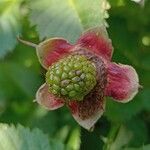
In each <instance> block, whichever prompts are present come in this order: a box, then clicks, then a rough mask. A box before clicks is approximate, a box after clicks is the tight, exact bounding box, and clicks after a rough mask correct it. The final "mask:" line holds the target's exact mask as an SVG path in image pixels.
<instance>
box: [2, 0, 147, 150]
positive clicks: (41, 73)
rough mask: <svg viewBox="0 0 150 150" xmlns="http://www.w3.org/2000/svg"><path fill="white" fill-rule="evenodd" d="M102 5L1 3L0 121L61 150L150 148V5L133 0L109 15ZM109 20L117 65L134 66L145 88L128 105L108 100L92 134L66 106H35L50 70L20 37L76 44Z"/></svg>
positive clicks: (114, 1) (115, 4)
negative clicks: (30, 132) (41, 137)
mask: <svg viewBox="0 0 150 150" xmlns="http://www.w3.org/2000/svg"><path fill="white" fill-rule="evenodd" d="M98 2H102V0H100V1H98V0H95V1H93V2H92V0H87V1H86V0H81V3H80V1H79V0H77V1H74V0H72V1H71V0H68V1H67V0H63V1H60V0H56V1H55V0H50V1H48V0H43V1H40V0H37V1H33V0H0V122H1V123H8V124H15V125H17V124H22V125H23V126H25V127H30V128H31V129H32V128H39V129H40V130H42V131H43V132H44V133H46V134H47V135H48V137H49V139H50V141H51V140H55V141H57V142H56V143H57V144H56V145H59V146H60V147H59V148H58V147H57V148H55V149H56V150H57V149H58V150H59V149H72V150H79V149H81V150H100V149H104V150H122V149H123V150H142V149H144V150H149V149H150V146H149V145H148V144H150V1H149V0H147V1H146V2H145V6H144V7H142V6H141V5H139V4H137V3H135V2H133V1H130V0H109V3H110V6H111V8H110V9H109V10H108V13H107V12H106V11H103V10H104V8H109V7H110V6H109V5H108V4H107V5H104V6H105V7H104V6H100V7H99V5H97V4H98ZM59 3H61V4H59ZM91 4H92V5H91ZM90 5H91V6H90ZM91 8H92V9H91ZM89 9H90V11H89ZM99 10H100V11H101V12H99ZM91 12H92V13H91ZM77 13H78V15H77ZM60 14H61V15H60ZM87 14H88V15H87ZM108 14H109V18H108ZM104 16H105V17H104ZM104 18H108V19H107V24H108V25H109V27H108V28H107V30H108V33H109V36H110V38H111V39H112V43H113V46H114V55H113V61H115V62H120V63H124V64H129V65H132V66H133V67H134V68H135V69H136V70H137V72H138V74H139V78H140V83H141V85H142V86H143V89H142V90H140V91H139V93H138V94H137V96H136V97H135V98H134V99H133V101H131V102H129V103H127V104H120V103H117V102H114V101H112V100H111V99H108V98H107V105H106V111H105V113H104V115H103V117H102V118H101V119H99V121H98V123H97V124H96V126H95V129H94V131H93V132H88V131H86V130H85V129H83V128H81V127H79V126H78V125H77V123H76V122H75V121H74V119H73V118H72V116H71V114H70V112H69V111H68V109H67V108H65V107H63V108H61V109H58V110H56V111H50V112H49V111H47V110H45V109H44V108H42V107H41V106H39V105H38V104H37V103H33V100H34V98H35V93H36V91H37V89H38V88H39V86H40V85H41V84H42V83H43V82H44V79H45V70H44V69H43V68H42V67H41V66H40V64H39V62H38V59H37V56H36V52H35V50H34V49H33V48H30V47H27V46H24V45H22V44H20V43H18V42H17V40H16V36H17V35H21V37H23V39H26V40H29V41H32V42H35V43H39V41H41V40H43V39H44V38H45V37H54V36H63V37H65V38H68V40H70V41H71V42H74V41H75V40H76V39H77V37H78V36H79V35H80V34H81V32H82V31H83V30H84V29H86V28H88V27H91V26H95V25H97V24H99V23H101V22H103V23H105V22H104ZM79 19H80V21H79ZM105 24H106V23H105ZM62 145H63V146H62Z"/></svg>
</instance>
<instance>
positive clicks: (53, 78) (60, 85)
mask: <svg viewBox="0 0 150 150" xmlns="http://www.w3.org/2000/svg"><path fill="white" fill-rule="evenodd" d="M46 83H47V84H48V86H49V92H51V93H53V94H54V95H56V96H59V97H61V98H64V99H65V100H78V101H81V100H83V98H84V96H85V95H87V94H88V93H89V92H90V91H91V90H92V89H93V88H94V86H95V85H96V68H95V66H94V65H93V64H92V62H91V61H89V60H88V59H87V58H86V57H85V56H82V55H71V56H68V57H65V58H63V59H61V60H59V61H58V62H56V63H54V64H53V65H52V66H50V67H49V69H48V71H47V73H46Z"/></svg>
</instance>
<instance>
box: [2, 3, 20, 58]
mask: <svg viewBox="0 0 150 150" xmlns="http://www.w3.org/2000/svg"><path fill="white" fill-rule="evenodd" d="M19 6H20V0H11V1H10V0H2V1H1V2H0V58H2V57H4V56H5V55H6V54H7V53H8V52H10V51H12V50H13V49H14V47H15V45H16V43H17V40H16V36H17V35H18V34H19V33H20V30H21V29H20V28H21V27H20V22H19V18H20V12H19Z"/></svg>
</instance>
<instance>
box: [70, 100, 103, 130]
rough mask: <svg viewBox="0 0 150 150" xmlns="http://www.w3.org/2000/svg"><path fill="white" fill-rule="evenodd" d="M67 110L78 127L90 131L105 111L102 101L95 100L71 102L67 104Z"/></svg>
mask: <svg viewBox="0 0 150 150" xmlns="http://www.w3.org/2000/svg"><path fill="white" fill-rule="evenodd" d="M69 108H70V110H71V113H72V116H73V117H74V119H75V120H76V121H77V122H78V123H79V125H80V126H82V127H83V128H85V129H87V130H90V129H91V128H92V127H93V126H94V125H95V123H96V122H97V121H98V119H99V118H100V117H101V116H102V114H103V112H104V109H105V101H104V99H101V100H96V99H95V98H93V100H92V99H86V100H84V101H81V102H76V101H73V102H70V103H69Z"/></svg>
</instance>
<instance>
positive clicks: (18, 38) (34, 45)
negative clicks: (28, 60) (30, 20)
mask: <svg viewBox="0 0 150 150" xmlns="http://www.w3.org/2000/svg"><path fill="white" fill-rule="evenodd" d="M17 40H18V41H19V42H21V43H23V44H25V45H28V46H31V47H34V48H36V47H37V46H38V45H37V44H35V43H32V42H29V41H25V40H22V39H21V38H20V37H17Z"/></svg>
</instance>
